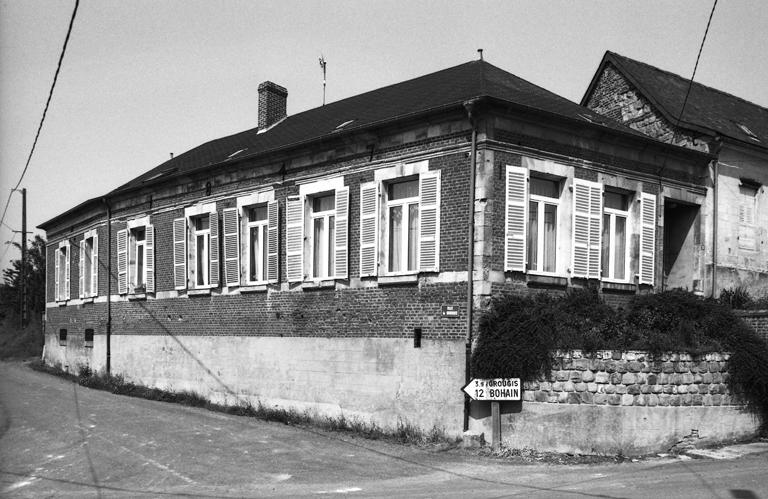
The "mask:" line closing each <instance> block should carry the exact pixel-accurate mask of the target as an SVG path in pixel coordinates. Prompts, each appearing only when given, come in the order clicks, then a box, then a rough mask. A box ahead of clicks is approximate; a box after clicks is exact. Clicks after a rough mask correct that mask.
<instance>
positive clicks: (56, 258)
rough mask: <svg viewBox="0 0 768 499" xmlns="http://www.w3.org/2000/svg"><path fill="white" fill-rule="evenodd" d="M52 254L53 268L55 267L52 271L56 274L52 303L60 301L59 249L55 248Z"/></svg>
mask: <svg viewBox="0 0 768 499" xmlns="http://www.w3.org/2000/svg"><path fill="white" fill-rule="evenodd" d="M53 254H54V259H53V261H54V267H56V268H55V269H54V270H55V272H56V275H55V276H54V278H53V280H54V297H53V300H54V301H59V300H60V299H61V282H60V281H59V259H60V258H61V248H56V251H54V252H53Z"/></svg>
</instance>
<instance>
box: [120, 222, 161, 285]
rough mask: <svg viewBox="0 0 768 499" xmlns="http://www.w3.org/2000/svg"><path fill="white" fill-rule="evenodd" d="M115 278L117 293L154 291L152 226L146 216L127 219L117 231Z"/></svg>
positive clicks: (153, 239)
mask: <svg viewBox="0 0 768 499" xmlns="http://www.w3.org/2000/svg"><path fill="white" fill-rule="evenodd" d="M117 277H118V279H117V288H118V293H120V294H126V293H129V294H143V293H154V292H155V227H154V226H153V225H151V224H150V223H149V217H143V218H139V219H135V220H130V221H128V223H127V226H126V229H125V230H120V231H118V232H117Z"/></svg>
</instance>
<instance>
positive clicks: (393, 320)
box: [40, 60, 712, 433]
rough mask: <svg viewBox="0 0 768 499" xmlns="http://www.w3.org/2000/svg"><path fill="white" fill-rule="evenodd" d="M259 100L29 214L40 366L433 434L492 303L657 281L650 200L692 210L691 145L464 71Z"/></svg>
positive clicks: (702, 185)
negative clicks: (36, 248)
mask: <svg viewBox="0 0 768 499" xmlns="http://www.w3.org/2000/svg"><path fill="white" fill-rule="evenodd" d="M258 90H259V116H258V123H259V126H258V127H257V128H254V129H252V130H247V131H244V132H241V133H238V134H235V135H232V136H229V137H223V138H220V139H216V140H213V141H211V142H208V143H206V144H203V145H200V146H199V147H196V148H194V149H192V150H190V151H188V152H186V153H184V154H181V155H178V156H176V157H174V158H171V159H170V160H168V161H166V162H165V163H163V164H161V165H159V166H157V167H156V168H154V169H152V170H150V171H148V172H146V173H144V174H143V175H140V176H138V177H136V178H135V179H134V180H132V181H130V182H129V183H127V184H125V185H123V186H121V187H118V188H117V189H115V190H113V191H112V192H109V193H107V194H106V195H105V196H103V197H101V198H96V199H92V200H89V201H86V202H84V203H82V204H81V205H79V206H76V207H75V208H72V209H71V210H69V211H67V212H65V213H62V214H61V215H59V216H56V217H55V218H53V219H51V220H49V221H47V222H45V223H43V224H42V225H40V228H42V229H44V230H45V231H46V232H47V237H48V255H47V261H48V269H49V270H48V280H47V307H46V348H45V353H44V355H45V359H46V361H47V362H49V363H60V364H61V365H63V366H66V367H67V368H68V369H70V370H76V369H77V367H78V366H79V365H89V366H90V367H91V368H92V369H95V370H102V369H105V368H106V369H109V370H110V371H111V372H113V373H119V374H122V375H123V376H125V378H126V379H127V380H132V381H136V382H140V383H143V384H146V385H148V386H156V387H160V388H165V389H173V390H194V391H197V392H199V393H201V394H203V395H205V396H206V397H209V398H211V399H213V400H216V401H219V402H225V403H236V402H238V401H243V400H250V401H252V402H256V401H260V402H262V403H265V404H269V405H279V406H283V407H289V406H290V407H295V408H298V409H304V408H308V409H311V410H314V411H317V412H318V413H321V414H338V413H340V412H343V413H344V414H345V415H347V416H358V417H361V418H364V419H365V420H373V421H376V422H377V423H379V424H384V425H393V424H396V422H397V421H398V420H404V421H408V422H411V423H412V424H415V425H417V426H419V427H421V428H425V429H429V428H431V427H432V426H433V425H437V426H442V427H444V428H445V429H446V430H448V431H449V432H450V433H455V432H459V431H461V428H462V426H466V425H467V418H468V411H467V410H465V406H464V399H463V396H462V394H461V392H460V387H461V386H462V385H463V384H464V382H465V378H466V376H467V375H468V372H467V365H468V362H467V361H468V359H467V356H468V352H469V351H470V346H471V344H472V338H473V335H474V334H476V324H477V317H478V315H479V314H478V313H479V312H482V310H483V309H484V308H485V307H487V305H488V303H489V300H490V298H491V297H492V296H493V295H496V294H500V293H525V292H529V290H531V289H533V288H536V289H540V288H546V289H551V290H556V291H563V290H566V289H568V288H569V287H574V286H584V285H587V284H589V283H592V284H594V285H597V286H599V288H600V289H601V292H602V293H603V294H604V296H605V297H606V299H607V300H609V301H613V302H623V301H625V300H627V299H628V298H629V297H631V296H632V295H633V294H635V293H642V292H648V291H652V290H654V289H657V288H658V287H659V286H660V277H659V276H660V272H659V269H660V263H661V262H660V261H659V260H658V259H657V258H656V255H657V254H658V253H660V252H661V251H662V248H663V243H664V242H663V240H662V239H661V237H660V235H661V231H660V227H663V217H661V216H657V214H659V215H660V214H661V213H662V212H661V211H659V205H658V203H659V196H658V194H659V192H660V190H661V191H662V192H664V195H665V196H667V197H668V198H669V199H675V200H678V201H679V202H680V203H695V204H698V205H703V204H705V202H706V198H707V185H706V182H705V180H706V179H707V178H708V175H707V168H708V165H709V162H710V161H711V160H712V156H711V155H709V154H707V153H704V152H700V151H691V150H689V149H686V148H682V147H678V146H674V145H669V144H665V143H662V142H659V141H657V140H653V139H650V138H648V137H647V136H645V135H643V134H641V133H639V132H637V131H634V130H632V129H631V128H628V127H625V126H624V125H621V124H619V123H616V122H614V121H613V120H611V119H607V118H604V117H602V116H600V115H599V114H598V113H595V112H593V111H590V110H588V109H586V108H584V107H581V106H579V105H577V104H575V103H573V102H570V101H568V100H566V99H564V98H561V97H559V96H557V95H554V94H552V93H551V92H548V91H546V90H544V89H543V88H541V87H538V86H536V85H533V84H531V83H529V82H526V81H524V80H522V79H520V78H518V77H516V76H514V75H512V74H510V73H508V72H506V71H503V70H501V69H499V68H497V67H495V66H493V65H491V64H489V63H487V62H485V61H482V60H479V61H472V62H468V63H465V64H461V65H459V66H456V67H452V68H449V69H445V70H442V71H438V72H436V73H432V74H429V75H426V76H422V77H419V78H415V79H413V80H408V81H405V82H401V83H398V84H395V85H391V86H388V87H384V88H380V89H377V90H373V91H371V92H367V93H364V94H361V95H357V96H354V97H350V98H347V99H344V100H341V101H338V102H334V103H330V104H328V105H325V106H322V107H318V108H315V109H311V110H308V111H305V112H302V113H299V114H297V115H295V116H286V105H285V104H286V99H287V94H288V92H287V91H286V89H284V88H282V87H280V86H279V85H276V84H274V83H271V82H266V83H263V84H262V85H260V86H259V89H258ZM470 221H471V223H470ZM470 276H471V278H470ZM467 304H472V306H471V307H468V306H467ZM462 419H464V425H462Z"/></svg>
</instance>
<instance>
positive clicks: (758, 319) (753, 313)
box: [736, 310, 768, 342]
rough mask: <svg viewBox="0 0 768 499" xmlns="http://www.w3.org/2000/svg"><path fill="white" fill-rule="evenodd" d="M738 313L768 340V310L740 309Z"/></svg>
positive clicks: (758, 333) (759, 334)
mask: <svg viewBox="0 0 768 499" xmlns="http://www.w3.org/2000/svg"><path fill="white" fill-rule="evenodd" d="M736 315H738V316H739V317H741V318H742V320H744V322H746V323H747V325H749V327H751V328H752V329H753V330H754V331H755V332H756V333H757V335H758V336H760V337H761V338H762V339H763V340H765V341H766V342H768V310H738V311H736Z"/></svg>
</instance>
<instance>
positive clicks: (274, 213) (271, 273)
mask: <svg viewBox="0 0 768 499" xmlns="http://www.w3.org/2000/svg"><path fill="white" fill-rule="evenodd" d="M279 223H280V219H279V217H278V203H277V201H270V202H269V203H267V281H269V282H271V283H274V282H277V279H278V270H279V268H280V267H279V266H278V258H279V251H278V248H279V244H278V243H279V242H280V239H279V233H278V227H279Z"/></svg>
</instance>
